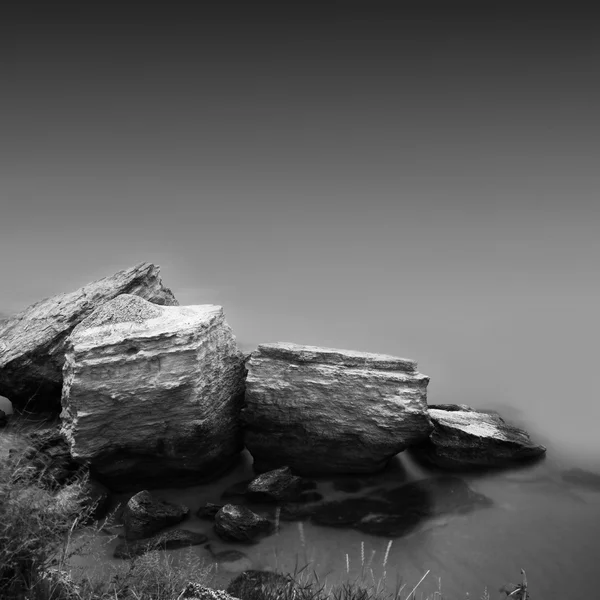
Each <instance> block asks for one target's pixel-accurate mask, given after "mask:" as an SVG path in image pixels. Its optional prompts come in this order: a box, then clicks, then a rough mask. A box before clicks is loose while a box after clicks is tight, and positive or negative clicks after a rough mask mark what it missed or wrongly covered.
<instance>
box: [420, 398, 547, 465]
mask: <svg viewBox="0 0 600 600" xmlns="http://www.w3.org/2000/svg"><path fill="white" fill-rule="evenodd" d="M429 415H430V417H431V420H432V422H433V425H434V429H433V432H432V433H431V435H430V436H429V439H428V440H426V441H425V442H423V443H422V444H420V445H418V446H415V447H414V448H411V453H412V454H413V455H414V456H415V457H416V458H418V459H419V460H422V461H424V462H427V463H429V464H432V465H434V466H436V467H440V468H443V469H450V470H465V469H467V470H469V469H478V468H489V467H494V468H500V467H510V466H514V465H516V464H519V463H522V462H525V461H530V460H533V459H536V458H539V457H541V456H543V455H544V453H545V452H546V448H545V447H544V446H541V445H539V444H535V443H533V442H532V441H531V439H530V437H529V434H528V433H527V432H526V431H524V430H523V429H519V428H518V427H515V426H514V425H510V424H509V423H507V422H506V421H504V419H503V418H502V417H501V416H500V415H499V414H497V413H495V412H480V411H477V410H475V409H473V408H470V407H469V406H465V405H438V406H432V407H430V408H429Z"/></svg>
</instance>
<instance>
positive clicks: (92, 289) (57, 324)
mask: <svg viewBox="0 0 600 600" xmlns="http://www.w3.org/2000/svg"><path fill="white" fill-rule="evenodd" d="M125 293H127V294H134V295H136V296H139V297H141V298H145V299H146V300H149V301H150V302H154V303H156V304H167V305H176V304H177V300H175V298H174V296H173V294H172V293H171V291H170V290H169V289H167V288H165V287H164V286H163V285H162V282H161V279H160V277H159V268H158V267H157V266H155V265H152V264H149V263H141V264H139V265H136V266H135V267H132V268H130V269H126V270H124V271H119V272H118V273H116V274H115V275H113V276H112V277H106V278H104V279H100V280H98V281H95V282H93V283H90V284H88V285H86V286H84V287H82V288H80V289H79V290H77V291H75V292H71V293H69V294H60V295H58V296H53V297H52V298H47V299H45V300H42V301H41V302H37V303H36V304H33V305H32V306H30V307H29V308H26V309H25V310H24V311H23V312H21V313H18V314H16V315H14V316H12V317H10V318H9V319H7V320H6V321H4V322H3V323H0V396H6V397H7V398H9V399H10V401H11V402H12V403H13V406H14V407H15V409H16V410H23V409H27V410H35V411H39V410H44V409H46V410H47V409H50V410H53V411H54V412H58V410H60V398H61V390H62V382H63V376H62V368H63V364H64V354H65V345H66V340H67V337H68V336H69V334H70V333H71V331H72V330H73V328H74V327H75V326H76V325H77V324H78V323H79V322H81V321H82V320H83V319H85V318H86V317H87V316H88V315H90V314H91V313H92V312H93V311H94V310H96V309H97V308H98V307H99V306H101V305H102V304H104V303H105V302H106V301H108V300H111V299H112V298H115V297H116V296H118V295H120V294H125Z"/></svg>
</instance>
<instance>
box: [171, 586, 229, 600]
mask: <svg viewBox="0 0 600 600" xmlns="http://www.w3.org/2000/svg"><path fill="white" fill-rule="evenodd" d="M173 600H238V598H235V597H233V596H231V595H229V594H228V593H226V592H224V591H222V590H213V589H212V588H208V587H205V586H203V585H200V584H199V583H188V584H187V586H186V587H185V588H184V590H183V591H182V592H181V594H179V596H177V598H173Z"/></svg>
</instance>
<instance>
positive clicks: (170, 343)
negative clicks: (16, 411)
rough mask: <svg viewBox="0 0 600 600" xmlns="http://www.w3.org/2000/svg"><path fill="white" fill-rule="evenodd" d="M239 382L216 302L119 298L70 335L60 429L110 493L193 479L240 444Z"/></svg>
mask: <svg viewBox="0 0 600 600" xmlns="http://www.w3.org/2000/svg"><path fill="white" fill-rule="evenodd" d="M244 376H245V368H244V361H243V355H242V353H241V352H240V351H239V350H238V349H237V346H236V341H235V337H234V335H233V333H232V331H231V328H230V327H229V325H227V323H226V322H225V317H224V315H223V310H222V308H221V307H220V306H214V305H212V304H207V305H202V306H157V305H155V304H151V303H150V302H147V301H145V300H143V299H141V298H139V297H137V296H132V295H122V296H119V297H117V298H115V299H114V300H111V301H110V302H107V303H106V304H104V305H103V306H102V307H101V308H100V309H98V310H97V311H95V312H94V313H92V315H90V316H89V317H88V318H87V319H85V320H84V321H82V322H81V323H80V324H79V325H78V326H77V327H76V328H75V329H74V330H73V333H72V334H71V336H70V338H69V343H68V346H67V353H66V360H65V368H64V389H63V398H62V403H63V412H62V413H61V417H62V421H63V428H62V431H63V433H64V435H65V437H66V438H67V439H68V440H69V443H70V447H71V454H72V455H73V457H74V458H75V459H77V460H79V461H81V462H88V463H89V464H90V466H91V468H92V470H93V472H95V473H96V474H97V476H98V478H99V479H100V480H101V481H103V482H104V483H105V484H106V485H108V487H110V488H112V489H115V490H126V489H135V488H137V489H139V488H140V487H147V488H148V487H160V486H165V485H176V486H185V485H188V484H194V483H200V482H202V481H206V480H208V479H209V478H212V477H215V476H218V475H220V474H221V473H223V471H225V470H226V469H227V468H229V467H230V466H231V465H232V464H233V463H234V462H235V460H237V458H238V457H239V453H240V451H241V450H242V448H243V441H242V433H241V428H240V424H239V411H240V408H241V406H242V403H243V393H244Z"/></svg>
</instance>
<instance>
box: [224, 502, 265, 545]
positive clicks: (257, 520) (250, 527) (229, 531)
mask: <svg viewBox="0 0 600 600" xmlns="http://www.w3.org/2000/svg"><path fill="white" fill-rule="evenodd" d="M273 530H274V526H273V524H272V523H271V521H269V520H268V519H265V518H264V517H261V516H260V515H257V514H256V513H255V512H252V511H251V510H250V509H249V508H246V507H245V506H235V505H234V504H226V505H225V506H224V507H223V508H222V509H221V510H220V511H219V512H218V513H217V515H216V517H215V532H216V533H217V535H219V537H220V538H222V539H223V540H225V541H233V542H253V541H255V540H256V538H258V537H260V536H262V535H264V534H270V533H272V532H273Z"/></svg>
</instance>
